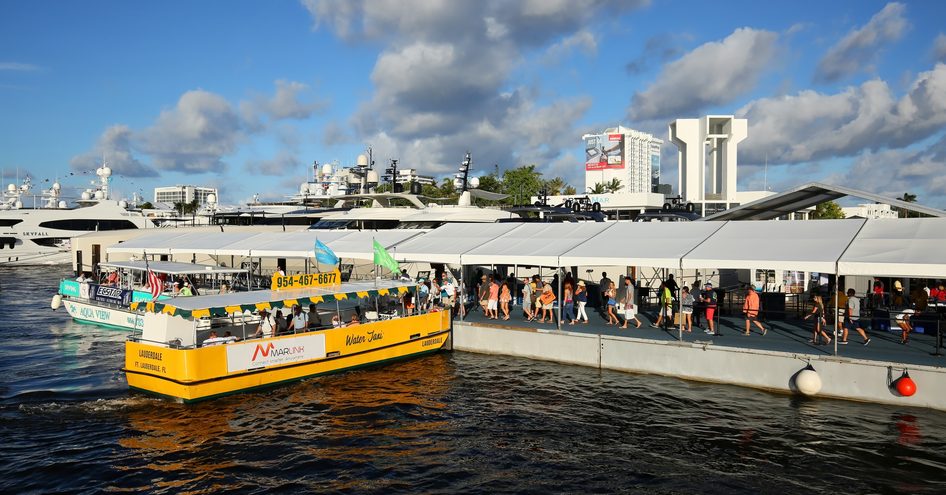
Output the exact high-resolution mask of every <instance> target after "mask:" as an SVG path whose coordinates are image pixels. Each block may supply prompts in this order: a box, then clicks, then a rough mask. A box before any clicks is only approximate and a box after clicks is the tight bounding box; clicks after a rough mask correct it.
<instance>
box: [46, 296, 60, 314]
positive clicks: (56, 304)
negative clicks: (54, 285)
mask: <svg viewBox="0 0 946 495" xmlns="http://www.w3.org/2000/svg"><path fill="white" fill-rule="evenodd" d="M59 306H62V296H60V295H59V294H56V295H55V296H53V300H52V301H50V302H49V307H50V308H53V311H56V310H57V309H59Z"/></svg>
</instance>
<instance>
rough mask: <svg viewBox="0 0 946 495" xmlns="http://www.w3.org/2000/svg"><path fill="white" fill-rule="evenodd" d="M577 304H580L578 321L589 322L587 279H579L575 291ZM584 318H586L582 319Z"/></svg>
mask: <svg viewBox="0 0 946 495" xmlns="http://www.w3.org/2000/svg"><path fill="white" fill-rule="evenodd" d="M575 304H576V305H577V306H578V318H577V321H581V322H582V324H584V325H587V324H588V313H586V312H585V306H586V305H588V288H587V287H585V281H584V280H579V281H578V290H576V291H575ZM582 319H584V320H582Z"/></svg>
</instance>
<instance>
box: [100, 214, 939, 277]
mask: <svg viewBox="0 0 946 495" xmlns="http://www.w3.org/2000/svg"><path fill="white" fill-rule="evenodd" d="M316 238H318V239H319V240H321V241H322V242H324V243H325V244H327V245H328V246H329V247H330V248H331V249H332V250H333V251H335V253H336V254H337V255H338V256H339V257H341V258H355V259H371V258H372V257H373V246H372V244H373V243H372V239H376V240H377V241H378V242H379V243H380V244H382V245H384V246H385V248H386V249H387V250H388V251H389V252H390V253H391V254H392V256H394V257H395V259H397V260H399V261H406V262H428V263H450V264H464V265H498V264H503V265H513V264H519V265H532V266H539V265H541V266H575V265H583V266H588V265H622V266H631V265H633V266H649V267H655V268H731V269H753V268H764V269H774V270H803V271H809V272H820V273H838V272H839V273H840V274H842V275H844V274H847V275H871V276H903V277H909V276H913V277H939V278H946V218H915V219H896V220H894V219H891V220H860V219H851V220H811V221H729V222H686V223H683V222H674V223H625V222H610V223H488V224H447V225H444V226H442V227H440V228H438V229H435V230H432V231H422V230H380V231H347V230H327V231H302V232H267V233H260V234H252V235H246V234H231V235H226V234H224V233H219V232H203V233H190V234H182V233H181V232H179V231H177V232H159V233H154V234H149V235H145V236H142V237H139V238H137V239H134V240H131V241H127V242H125V243H120V244H117V245H114V246H111V247H109V248H108V251H109V252H110V253H134V254H143V253H145V252H146V253H147V254H171V253H190V252H202V253H208V254H215V255H237V256H243V257H248V256H253V257H279V258H308V257H311V256H312V252H313V247H314V244H315V239H316Z"/></svg>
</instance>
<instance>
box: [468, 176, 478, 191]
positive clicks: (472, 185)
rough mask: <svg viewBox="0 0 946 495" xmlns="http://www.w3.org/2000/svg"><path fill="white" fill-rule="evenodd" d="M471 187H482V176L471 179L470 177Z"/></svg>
mask: <svg viewBox="0 0 946 495" xmlns="http://www.w3.org/2000/svg"><path fill="white" fill-rule="evenodd" d="M470 187H472V188H473V189H476V188H477V187H480V178H479V177H473V178H471V179H470Z"/></svg>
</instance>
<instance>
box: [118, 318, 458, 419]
mask: <svg viewBox="0 0 946 495" xmlns="http://www.w3.org/2000/svg"><path fill="white" fill-rule="evenodd" d="M449 328H450V317H449V313H447V312H441V313H430V314H426V315H419V316H413V317H408V318H398V319H393V320H388V321H382V322H376V323H371V324H365V325H359V326H355V327H349V328H337V329H328V330H323V331H319V332H307V333H304V334H298V335H296V336H286V337H276V338H272V339H258V340H250V341H248V342H245V343H240V344H227V345H217V346H210V347H201V348H196V349H172V348H168V347H164V346H160V345H154V344H148V343H145V342H140V341H137V342H136V341H132V340H130V341H128V342H127V343H126V344H125V372H126V373H125V376H126V378H127V380H128V385H129V387H131V388H133V389H137V390H141V391H145V392H148V393H152V394H156V395H161V396H166V397H170V398H174V399H178V400H182V401H184V402H193V401H200V400H206V399H211V398H214V397H218V396H221V395H227V394H233V393H238V392H244V391H249V390H253V389H257V388H262V387H270V386H275V385H278V384H281V383H286V382H291V381H297V380H301V379H303V378H308V377H312V376H317V375H323V374H328V373H335V372H339V371H343V370H347V369H352V368H360V367H365V366H372V365H376V364H379V363H382V362H385V361H392V360H397V359H404V358H407V357H411V356H415V355H420V354H425V353H430V352H436V351H438V350H440V349H442V348H443V346H444V345H445V344H446V342H447V339H448V337H449ZM323 335H324V353H325V355H326V356H325V357H321V356H320V357H318V358H317V359H308V360H303V361H297V362H289V363H287V364H279V365H275V366H270V367H265V368H258V369H252V368H251V369H241V370H235V371H228V352H227V348H228V347H231V346H239V345H243V346H250V348H252V349H255V352H253V359H256V358H257V356H258V355H260V352H264V350H265V349H266V348H267V347H268V348H270V349H276V350H279V349H282V348H285V349H290V348H301V345H300V346H295V347H291V344H294V343H296V342H299V341H300V340H301V339H304V338H306V337H312V338H316V340H319V339H321V338H323V337H321V336H323ZM372 336H374V337H372ZM300 337H301V339H300ZM412 337H413V338H412ZM310 340H311V339H310ZM306 342H309V341H306ZM281 344H282V345H283V346H282V347H280V346H281ZM310 347H311V346H310ZM237 349H238V347H231V349H230V350H231V353H232V352H233V351H234V350H237ZM320 351H322V349H321V348H320ZM238 361H240V362H242V361H241V360H239V359H234V355H232V354H231V355H229V366H230V368H231V369H232V368H233V367H234V366H236V364H235V363H236V362H238Z"/></svg>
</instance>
